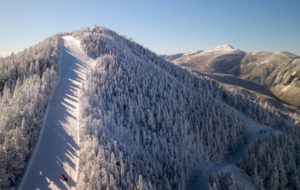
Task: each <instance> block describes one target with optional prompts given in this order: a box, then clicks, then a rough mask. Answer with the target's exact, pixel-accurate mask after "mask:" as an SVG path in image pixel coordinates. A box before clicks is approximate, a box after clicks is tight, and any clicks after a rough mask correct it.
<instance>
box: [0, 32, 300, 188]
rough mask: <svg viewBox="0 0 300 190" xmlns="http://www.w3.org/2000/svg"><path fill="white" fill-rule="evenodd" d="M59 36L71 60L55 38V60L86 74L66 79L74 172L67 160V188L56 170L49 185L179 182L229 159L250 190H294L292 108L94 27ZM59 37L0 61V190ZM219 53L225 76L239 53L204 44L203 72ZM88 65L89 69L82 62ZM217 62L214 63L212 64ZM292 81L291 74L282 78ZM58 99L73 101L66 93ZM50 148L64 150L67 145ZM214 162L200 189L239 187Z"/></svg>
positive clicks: (47, 88) (36, 109)
mask: <svg viewBox="0 0 300 190" xmlns="http://www.w3.org/2000/svg"><path fill="white" fill-rule="evenodd" d="M68 35H72V36H73V37H75V38H77V39H79V40H80V42H81V46H80V45H79V41H78V40H76V39H74V38H72V37H71V36H68V37H69V38H70V37H71V38H72V39H73V41H72V42H74V43H75V44H77V45H74V46H75V47H73V50H74V51H75V50H76V52H77V54H76V56H77V58H76V59H75V57H72V56H73V55H71V54H70V52H71V51H70V49H71V48H70V49H69V48H68V46H69V45H66V46H65V47H66V48H65V51H63V52H65V53H66V55H68V56H70V59H66V60H68V61H69V62H70V64H71V63H72V64H73V65H75V68H73V69H74V71H78V72H80V70H79V69H78V68H77V67H78V65H81V66H82V67H85V69H86V70H87V71H89V72H88V74H87V75H86V79H85V80H84V81H85V82H80V80H79V79H78V78H76V79H75V80H77V81H76V82H77V83H78V84H77V83H76V85H78V89H80V90H78V94H80V101H79V109H80V113H79V118H80V119H79V129H80V131H79V136H80V138H79V139H80V142H79V148H80V154H79V167H77V165H78V162H77V161H76V162H77V165H76V167H75V165H72V164H71V165H70V167H73V170H74V174H75V176H77V174H78V179H77V180H76V178H77V177H73V178H74V179H73V178H69V179H72V181H71V180H69V183H73V184H72V186H68V187H67V186H66V185H67V184H68V182H67V181H63V183H62V180H61V179H60V178H59V176H60V175H59V176H58V179H56V178H55V179H52V180H53V181H54V182H53V183H55V182H57V181H58V182H59V183H61V184H59V185H60V186H57V187H66V188H71V187H74V186H76V188H77V189H80V190H81V189H115V190H119V189H124V190H125V189H126V190H127V189H128V190H152V189H154V190H155V189H156V190H168V189H172V190H173V189H175V190H176V189H178V190H182V189H191V188H192V187H194V184H196V182H197V180H198V179H199V176H201V175H202V174H205V172H206V169H207V168H209V167H212V166H214V164H215V163H223V164H226V161H228V159H229V158H230V159H231V160H234V159H233V158H238V159H236V161H234V162H233V161H232V162H231V164H233V165H234V166H235V168H237V169H238V170H239V171H240V172H242V173H243V175H244V176H246V177H245V179H248V181H247V183H249V184H253V186H255V187H256V188H257V189H270V190H271V189H272V190H273V189H300V185H299V179H300V152H299V149H300V141H299V139H300V117H299V115H300V114H299V110H297V109H295V108H293V107H291V106H289V105H286V104H282V103H281V102H279V101H278V100H276V99H274V98H273V97H270V96H267V95H266V94H260V93H257V92H255V91H250V90H247V89H245V88H242V87H239V86H238V85H228V84H229V83H228V84H224V83H221V82H218V81H220V77H219V78H218V77H215V78H213V77H210V75H207V74H203V73H199V72H196V71H195V70H193V69H187V68H182V67H180V66H178V65H175V64H172V63H170V62H168V61H166V60H164V59H163V58H162V57H159V56H157V55H156V54H154V53H152V52H151V51H149V50H148V49H146V48H144V47H143V46H141V45H139V44H137V43H135V42H134V41H132V40H129V39H127V38H125V37H123V36H120V35H118V34H117V33H115V32H113V31H111V30H109V29H106V28H104V27H98V26H95V27H94V28H92V29H90V28H83V29H81V30H78V31H74V32H72V33H69V34H68ZM62 36H63V35H62V34H58V35H55V36H53V37H50V38H48V39H46V40H44V41H43V42H41V43H39V44H37V45H35V46H33V47H31V48H28V49H26V50H24V51H23V52H20V53H17V54H13V55H11V56H9V57H6V58H0V113H1V114H0V189H9V188H11V187H14V186H15V184H16V180H17V179H18V177H20V176H21V175H22V174H23V172H24V167H25V166H26V163H27V161H28V158H29V156H30V155H31V153H32V151H33V149H34V147H35V144H36V142H37V139H38V136H39V132H40V129H41V127H42V124H43V120H44V115H45V112H46V108H47V105H48V102H49V98H50V95H51V93H52V92H53V90H54V87H55V85H56V83H57V79H58V60H62V59H60V58H61V57H64V56H61V57H60V56H59V55H60V49H61V46H60V40H61V37H62ZM80 48H82V49H83V50H84V51H85V52H86V53H84V52H83V51H82V49H80ZM224 48H225V50H224ZM216 51H217V53H215V52H216ZM78 52H80V53H78ZM224 52H227V53H226V56H225V57H227V63H229V65H227V66H228V68H229V67H230V68H231V69H229V70H230V72H231V71H232V72H235V71H236V70H234V69H233V70H232V68H235V67H237V66H238V65H239V63H237V62H236V61H237V59H241V58H242V57H244V56H245V55H244V53H243V52H242V51H240V50H236V49H233V48H232V47H231V46H220V47H218V48H217V50H216V49H214V50H210V51H206V52H205V51H204V53H206V55H207V56H208V55H214V57H213V58H209V56H208V57H206V58H207V59H206V58H205V60H206V61H207V62H206V63H207V64H206V65H205V66H204V67H209V60H210V59H213V60H214V59H217V60H218V61H220V57H219V56H218V55H219V54H223V53H224ZM73 53H74V52H73ZM235 53H237V54H238V55H237V56H235V55H233V54H235ZM87 54H88V55H87ZM198 54H203V52H202V51H201V52H196V53H194V54H183V55H176V56H174V57H173V58H174V59H177V58H180V57H182V56H183V57H185V58H186V59H188V57H189V56H192V57H193V59H194V58H195V59H197V55H198ZM74 55H75V54H74ZM89 56H90V57H89ZM78 57H80V58H83V59H79V58H78ZM71 58H72V59H71ZM88 58H91V59H88ZM94 58H95V59H94ZM223 58H224V57H223ZM86 60H90V62H88V61H86ZM95 60H96V66H95V68H93V67H94V66H91V67H87V66H84V65H85V64H91V63H93V64H94V62H95ZM203 60H204V59H203ZM230 60H231V61H230ZM218 61H217V62H216V64H215V66H218V68H220V66H221V65H222V63H221V62H218ZM252 61H253V60H252ZM73 62H74V63H73ZM254 62H255V61H253V63H254ZM59 63H60V62H59ZM76 65H77V66H76ZM89 66H90V65H89ZM204 67H203V68H204ZM64 68H68V67H64ZM90 68H93V69H91V70H90ZM81 74H82V73H81ZM82 75H83V74H82ZM211 76H212V75H211ZM72 79H73V78H68V80H72ZM228 80H230V79H228ZM297 80H298V78H297V73H296V75H295V77H292V78H291V79H290V80H288V81H286V82H289V84H292V83H293V84H296V82H297ZM60 81H61V80H60ZM237 83H238V81H237ZM245 84H248V83H245ZM240 86H243V85H240ZM244 86H245V85H244ZM70 88H72V86H71V87H70ZM71 91H72V93H75V91H74V89H72V90H71ZM76 92H77V91H76ZM78 94H77V97H78ZM60 95H64V94H63V93H61V94H60ZM65 96H68V97H69V98H73V101H76V102H77V105H78V101H77V100H75V99H74V97H72V96H70V95H68V94H66V95H65ZM78 99H79V98H78ZM52 100H53V99H51V101H52ZM57 103H65V102H59V101H58V102H57ZM68 106H72V105H71V104H70V103H69V104H68ZM73 107H75V106H73ZM77 108H78V106H77V107H76V109H77ZM77 110H78V109H77ZM73 114H76V117H78V113H77V112H76V113H73ZM62 117H64V116H62ZM66 117H71V115H68V116H66ZM245 118H246V119H245ZM73 119H74V118H73ZM76 122H77V123H76ZM76 122H75V121H74V125H76V126H74V127H77V124H78V120H76ZM72 125H73V123H72ZM62 130H64V128H62ZM76 135H78V133H76ZM59 138H69V140H70V137H66V136H63V135H59ZM71 140H72V139H71ZM46 142H47V141H46ZM49 143H56V142H49ZM46 144H47V143H46ZM61 150H67V149H61ZM77 150H78V146H77ZM71 151H72V150H71ZM73 151H74V150H73ZM61 154H63V155H64V154H65V156H66V157H68V156H70V152H68V151H62V152H61ZM77 155H78V154H76V158H77V159H78V156H77ZM41 163H42V162H41ZM61 163H62V165H63V161H61ZM61 163H60V164H61ZM77 168H79V171H78V170H77ZM212 168H213V167H212ZM59 169H60V168H59ZM214 169H215V170H213V172H215V171H216V172H215V173H213V172H211V173H209V175H207V184H206V187H207V188H208V189H214V190H215V189H238V190H240V189H244V186H243V184H241V181H240V180H239V179H238V178H236V176H235V175H232V174H233V173H232V171H231V170H230V169H228V170H226V171H225V172H224V171H221V170H218V168H214ZM75 170H76V171H75ZM65 172H67V171H65ZM53 173H54V174H53V175H54V176H55V175H56V173H55V172H53ZM206 174H207V173H206ZM66 175H68V174H67V173H66ZM41 177H42V178H43V177H44V176H41ZM55 177H56V176H55ZM45 178H46V177H45ZM47 182H48V181H47ZM46 185H47V183H46ZM56 185H57V184H56Z"/></svg>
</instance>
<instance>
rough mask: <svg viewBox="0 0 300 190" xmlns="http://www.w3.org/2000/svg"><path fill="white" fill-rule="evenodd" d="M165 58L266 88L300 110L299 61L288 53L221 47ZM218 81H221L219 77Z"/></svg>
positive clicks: (299, 58)
mask: <svg viewBox="0 0 300 190" xmlns="http://www.w3.org/2000/svg"><path fill="white" fill-rule="evenodd" d="M162 57H163V58H165V59H166V60H168V61H172V62H174V63H176V64H177V65H181V66H185V67H189V68H192V69H195V70H197V71H200V72H205V73H210V74H211V73H214V74H227V75H232V76H236V77H239V78H240V79H246V80H249V81H251V82H253V83H256V84H257V85H261V86H262V87H264V88H265V90H264V91H266V90H269V91H270V92H272V93H273V94H274V96H275V97H277V98H278V99H280V100H281V101H283V102H286V103H288V104H292V105H295V106H300V57H299V56H297V55H294V54H291V53H288V52H264V51H261V52H245V51H242V50H239V49H235V48H233V47H232V46H230V45H221V46H217V47H216V48H212V49H208V50H205V51H198V52H195V53H181V54H174V55H162ZM227 77H228V76H227ZM218 78H219V80H220V81H221V80H222V79H221V78H220V76H219V77H218ZM244 87H246V88H247V86H245V85H244Z"/></svg>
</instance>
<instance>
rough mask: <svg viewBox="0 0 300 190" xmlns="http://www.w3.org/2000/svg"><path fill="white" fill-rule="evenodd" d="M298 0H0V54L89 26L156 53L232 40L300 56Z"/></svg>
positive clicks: (250, 48)
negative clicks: (57, 34)
mask: <svg viewBox="0 0 300 190" xmlns="http://www.w3.org/2000/svg"><path fill="white" fill-rule="evenodd" d="M299 10H300V1H299V0H181V1H179V0H111V1H108V0H106V1H101V0H97V1H96V0H95V1H82V0H80V1H79V0H51V1H38V0H26V1H12V0H1V1H0V53H1V52H2V53H3V52H10V51H20V50H22V49H24V48H26V47H29V46H31V45H34V44H35V43H37V42H39V41H41V40H43V39H44V38H46V37H49V36H51V35H53V34H55V33H58V32H69V31H73V30H76V29H80V28H82V27H86V26H93V25H94V24H96V25H100V26H105V27H107V28H110V29H112V30H114V31H116V32H118V33H119V34H125V35H126V36H129V37H132V38H133V39H134V40H135V41H136V42H138V43H140V44H142V45H143V46H145V47H147V48H149V49H151V50H152V51H154V52H157V53H177V52H189V51H197V50H202V49H208V48H212V47H215V46H217V45H220V44H231V45H233V46H234V47H236V48H239V49H242V50H246V51H258V50H267V51H281V50H284V51H290V52H292V53H296V54H298V55H300V11H299Z"/></svg>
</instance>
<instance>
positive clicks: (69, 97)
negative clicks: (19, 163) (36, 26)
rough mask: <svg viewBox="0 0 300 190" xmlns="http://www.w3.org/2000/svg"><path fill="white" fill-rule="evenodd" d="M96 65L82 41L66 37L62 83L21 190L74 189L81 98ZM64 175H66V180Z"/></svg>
mask: <svg viewBox="0 0 300 190" xmlns="http://www.w3.org/2000/svg"><path fill="white" fill-rule="evenodd" d="M94 65H95V60H94V59H92V58H90V57H89V56H87V55H86V53H84V51H83V50H82V49H81V46H80V41H79V40H77V39H75V38H73V37H72V36H64V37H63V38H62V43H61V54H60V58H59V82H58V84H57V86H56V88H55V90H54V92H53V94H52V97H51V99H50V101H49V104H48V108H47V112H46V115H45V120H44V124H43V128H42V130H41V133H40V136H39V140H38V143H37V145H36V147H35V150H34V152H33V154H32V156H31V158H30V161H29V164H28V166H27V168H26V172H25V175H24V177H23V179H22V181H21V184H20V186H19V189H20V190H22V189H24V190H27V189H75V185H76V181H77V176H78V165H79V121H78V120H79V97H80V88H81V85H82V83H84V82H86V80H85V76H86V75H85V74H86V73H87V71H89V70H90V69H91V68H93V67H94ZM61 174H64V175H65V176H67V177H68V178H69V179H68V182H65V181H63V179H62V177H61Z"/></svg>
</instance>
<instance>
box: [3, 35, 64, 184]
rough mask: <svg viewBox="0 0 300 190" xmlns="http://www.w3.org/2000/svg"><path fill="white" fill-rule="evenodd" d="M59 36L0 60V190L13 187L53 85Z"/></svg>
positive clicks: (31, 149) (41, 120)
mask: <svg viewBox="0 0 300 190" xmlns="http://www.w3.org/2000/svg"><path fill="white" fill-rule="evenodd" d="M60 36H61V35H60V34H58V35H54V36H52V37H50V38H47V39H45V40H44V41H42V42H40V43H38V44H36V45H34V46H32V47H30V48H28V49H25V50H24V51H22V52H19V53H17V54H12V55H10V56H8V57H6V58H0V113H1V114H0V189H9V188H10V187H13V186H15V184H16V180H17V179H18V177H20V175H22V174H23V170H24V167H25V165H26V163H27V161H28V157H29V156H30V155H31V153H32V151H33V149H34V147H35V145H36V142H37V140H38V136H39V132H40V129H41V127H42V123H43V118H44V114H45V112H46V107H47V104H48V101H49V98H50V95H51V93H52V91H53V89H54V87H55V85H56V81H57V60H58V56H59V51H60V47H59V39H60Z"/></svg>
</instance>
